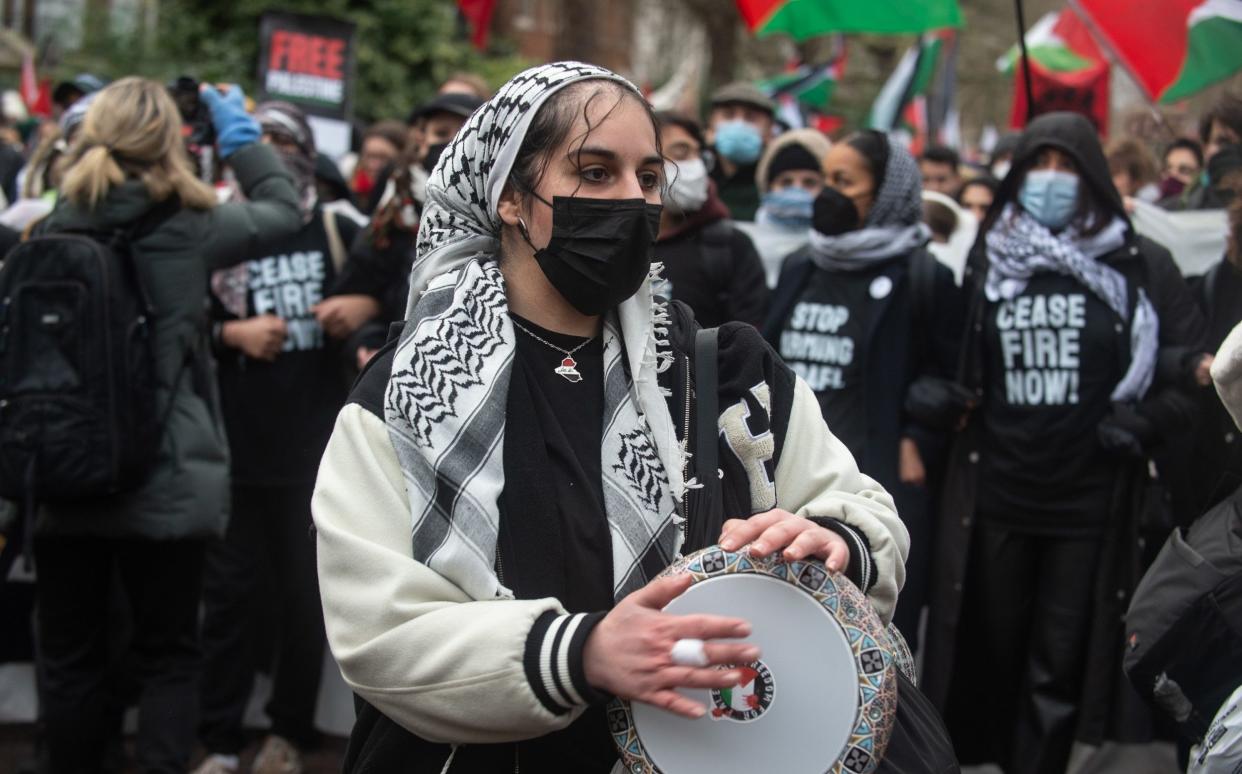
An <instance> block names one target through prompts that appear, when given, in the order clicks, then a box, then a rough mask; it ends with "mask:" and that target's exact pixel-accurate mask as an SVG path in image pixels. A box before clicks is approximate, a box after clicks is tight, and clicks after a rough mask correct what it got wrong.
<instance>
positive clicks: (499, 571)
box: [496, 535, 505, 586]
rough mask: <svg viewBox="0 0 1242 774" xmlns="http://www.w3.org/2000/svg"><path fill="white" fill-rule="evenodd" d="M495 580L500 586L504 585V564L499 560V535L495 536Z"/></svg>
mask: <svg viewBox="0 0 1242 774" xmlns="http://www.w3.org/2000/svg"><path fill="white" fill-rule="evenodd" d="M496 580H498V581H500V585H501V586H503V585H505V563H504V560H503V559H501V558H500V535H496Z"/></svg>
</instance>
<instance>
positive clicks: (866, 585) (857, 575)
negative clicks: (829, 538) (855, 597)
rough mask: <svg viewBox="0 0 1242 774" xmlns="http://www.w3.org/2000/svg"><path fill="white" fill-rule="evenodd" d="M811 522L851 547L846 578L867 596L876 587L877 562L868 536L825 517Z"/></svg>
mask: <svg viewBox="0 0 1242 774" xmlns="http://www.w3.org/2000/svg"><path fill="white" fill-rule="evenodd" d="M811 521H813V522H815V523H816V524H818V525H819V526H821V527H824V528H825V529H830V530H832V531H833V532H835V533H837V534H838V535H840V536H841V539H842V540H844V541H845V544H846V545H847V546H849V547H850V561H849V564H847V565H846V566H845V577H847V578H849V579H850V581H851V582H852V583H853V584H854V585H855V586H857V587H858V588H859V589H860V590H861V591H862V593H864V594H866V593H867V592H868V591H870V590H871V587H872V586H874V585H875V581H876V577H875V560H873V559H872V558H871V544H870V543H868V542H867V536H866V535H864V534H863V533H862V532H859V531H858V530H856V529H854V528H853V527H851V526H850V525H848V524H846V523H845V522H843V521H837V520H836V519H831V518H827V517H823V516H813V517H811Z"/></svg>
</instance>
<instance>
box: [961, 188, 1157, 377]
mask: <svg viewBox="0 0 1242 774" xmlns="http://www.w3.org/2000/svg"><path fill="white" fill-rule="evenodd" d="M1128 228H1129V227H1128V226H1127V224H1126V222H1125V221H1124V220H1122V219H1121V218H1119V217H1114V218H1113V220H1112V222H1111V223H1109V224H1108V225H1107V226H1105V227H1104V228H1103V229H1102V230H1101V231H1099V232H1098V233H1096V234H1094V235H1093V236H1084V235H1083V234H1081V233H1080V232H1079V230H1078V228H1077V227H1075V226H1070V227H1068V228H1066V229H1065V230H1064V231H1061V232H1060V233H1057V234H1054V233H1052V231H1050V230H1049V229H1048V228H1047V227H1046V226H1044V225H1043V224H1042V223H1040V222H1039V221H1037V220H1035V218H1033V217H1031V215H1030V214H1029V213H1027V212H1026V211H1025V210H1023V209H1022V208H1020V207H1015V206H1014V205H1013V204H1009V205H1007V206H1006V207H1005V209H1004V210H1003V211H1002V212H1001V216H1000V218H999V219H998V220H997V221H996V225H995V226H993V227H992V229H991V230H990V231H989V232H988V235H987V238H986V239H987V255H988V273H987V278H986V280H985V281H984V292H985V293H986V294H987V297H988V300H989V301H992V302H993V303H995V302H997V301H1001V300H1009V299H1012V298H1016V297H1017V296H1019V295H1021V294H1022V291H1023V290H1025V289H1026V285H1027V282H1029V281H1030V279H1031V277H1034V276H1035V275H1036V274H1038V273H1039V272H1046V271H1047V272H1056V273H1057V274H1064V275H1067V276H1070V277H1073V278H1074V279H1076V280H1078V281H1079V282H1081V283H1082V284H1083V285H1085V286H1086V287H1087V289H1088V290H1090V291H1091V292H1092V293H1093V294H1095V296H1096V297H1097V298H1099V299H1100V300H1101V301H1103V302H1104V303H1106V304H1108V308H1109V309H1112V310H1113V312H1114V313H1115V314H1116V315H1117V316H1118V317H1120V318H1121V319H1123V320H1124V319H1126V317H1127V316H1129V314H1130V310H1129V286H1128V283H1127V282H1126V278H1125V277H1124V276H1122V274H1121V272H1119V271H1117V270H1116V269H1114V268H1113V267H1111V266H1108V265H1107V264H1103V263H1100V262H1099V261H1098V260H1096V259H1097V258H1099V257H1100V256H1102V255H1105V254H1107V253H1110V252H1112V251H1113V250H1116V249H1117V248H1119V247H1121V246H1122V245H1124V244H1125V241H1126V231H1127V230H1128ZM1159 337H1160V320H1159V317H1158V316H1157V314H1156V309H1155V307H1154V306H1152V303H1151V300H1150V299H1149V298H1148V297H1147V293H1146V292H1145V291H1143V289H1142V288H1140V289H1139V291H1138V298H1137V301H1136V304H1135V308H1134V315H1133V317H1131V318H1130V365H1129V367H1128V368H1127V369H1126V373H1125V375H1124V376H1122V378H1121V381H1119V382H1117V385H1116V386H1115V387H1114V388H1113V392H1112V399H1113V400H1115V401H1125V402H1131V401H1136V400H1139V399H1141V398H1142V397H1143V396H1144V395H1145V394H1146V393H1147V389H1148V388H1149V387H1151V383H1152V379H1153V378H1154V376H1155V373H1156V359H1157V352H1158V350H1159V346H1160V345H1159Z"/></svg>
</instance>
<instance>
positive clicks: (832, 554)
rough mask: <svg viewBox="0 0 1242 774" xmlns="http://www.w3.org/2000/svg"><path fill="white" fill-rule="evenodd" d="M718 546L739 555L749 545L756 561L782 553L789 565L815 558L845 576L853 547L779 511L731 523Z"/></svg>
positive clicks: (726, 525) (819, 527)
mask: <svg viewBox="0 0 1242 774" xmlns="http://www.w3.org/2000/svg"><path fill="white" fill-rule="evenodd" d="M717 542H718V543H719V545H720V547H721V548H723V549H724V550H726V551H736V550H738V549H739V548H741V547H742V546H744V545H746V544H747V543H749V544H750V554H751V556H754V557H761V556H768V555H770V554H774V553H776V552H777V551H781V552H782V553H781V558H782V559H784V560H785V561H787V562H793V561H797V560H799V559H805V558H807V557H809V556H812V557H815V558H816V559H820V560H822V561H823V562H824V565H825V566H827V567H828V569H829V570H831V571H833V572H841V571H842V570H844V569H845V567H846V565H848V564H849V561H850V549H849V546H847V545H846V543H845V539H844V538H842V537H841V536H840V535H838V534H837V533H835V532H833V531H832V530H830V529H827V528H826V527H821V526H820V525H818V524H816V523H815V522H813V521H811V520H810V519H807V518H804V517H802V516H795V515H794V514H792V513H790V512H789V511H783V510H781V509H779V508H777V509H774V510H771V511H765V512H763V513H759V514H756V515H754V516H751V517H750V518H749V519H729V520H728V521H726V522H725V523H724V529H723V530H721V532H720V540H718V541H717Z"/></svg>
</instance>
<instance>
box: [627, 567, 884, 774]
mask: <svg viewBox="0 0 1242 774" xmlns="http://www.w3.org/2000/svg"><path fill="white" fill-rule="evenodd" d="M747 548H748V547H747V546H743V547H742V548H741V549H740V550H738V551H725V550H724V549H722V548H720V547H719V546H709V547H707V548H704V549H702V550H701V551H696V552H695V553H693V554H690V555H689V556H685V557H679V558H678V559H677V560H676V561H674V562H673V563H672V564H671V565H669V566H668V568H667V569H665V571H664V572H663V573H662V574H661V577H663V576H665V575H674V574H678V573H689V574H690V575H692V576H693V577H694V583H699V582H701V581H704V580H707V579H708V578H719V577H722V576H726V575H737V574H756V575H767V576H769V577H772V578H778V579H780V580H782V581H785V582H786V583H788V584H790V585H791V586H794V587H796V588H798V589H800V590H801V591H803V592H805V593H806V594H809V595H810V596H811V597H812V598H814V599H815V601H816V602H818V603H819V604H820V605H821V606H822V607H823V608H824V609H825V610H826V611H827V612H828V613H829V615H830V617H831V618H832V619H833V620H834V621H836V623H837V625H839V626H840V627H841V629H842V631H843V632H844V633H845V638H846V640H847V641H848V642H849V646H850V651H851V652H852V653H853V656H854V664H855V666H857V667H858V694H859V702H858V712H857V714H856V715H855V718H854V728H853V730H852V731H851V732H850V736H849V741H848V742H847V743H846V746H845V748H844V750H842V752H841V755H840V757H838V758H837V760H836V761H835V762H834V763H833V764H832V765H831V766H829V767H828V768H827V769H826V772H828V774H870V773H871V772H872V771H874V770H875V768H876V767H877V766H878V765H879V762H880V760H882V759H883V757H884V751H885V749H886V748H887V746H888V740H889V736H890V735H891V734H892V730H893V722H894V719H895V717H896V714H897V668H898V660H899V658H898V656H897V655H895V654H894V653H893V652H892V648H893V641H892V639H891V638H890V637H889V634H888V631H887V630H886V629H885V627H884V624H883V623H881V621H880V618H879V616H877V615H876V614H875V611H874V610H872V609H871V603H869V602H868V601H867V599H866V597H865V596H864V595H863V593H862V592H861V591H859V590H858V587H857V586H855V585H854V584H853V583H852V582H850V580H849V579H848V578H846V577H845V576H844V575H841V574H839V573H831V572H829V571H828V570H827V569H825V568H824V565H823V563H822V562H819V561H796V562H785V561H784V560H781V559H779V558H777V557H776V556H775V555H773V556H769V557H765V558H762V559H755V558H753V557H751V556H749V555H747V554H746V553H745V552H746V550H747ZM692 585H693V584H692ZM880 662H882V664H881V663H880ZM877 667H878V668H877ZM608 730H609V733H610V734H611V735H612V740H613V743H614V744H615V745H616V746H617V750H618V752H619V753H620V756H621V763H622V765H623V767H624V768H625V770H626V771H628V772H631V774H677V772H661V771H660V770H659V769H657V768H656V766H655V764H654V763H653V762H652V761H651V759H650V757H649V756H648V755H647V752H646V751H645V750H644V749H643V745H642V742H641V740H640V739H639V738H638V730H637V729H636V728H635V725H634V717H633V713H632V712H631V711H630V703H629V702H628V701H624V700H621V699H614V700H613V701H612V702H611V703H610V704H609V705H608Z"/></svg>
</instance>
